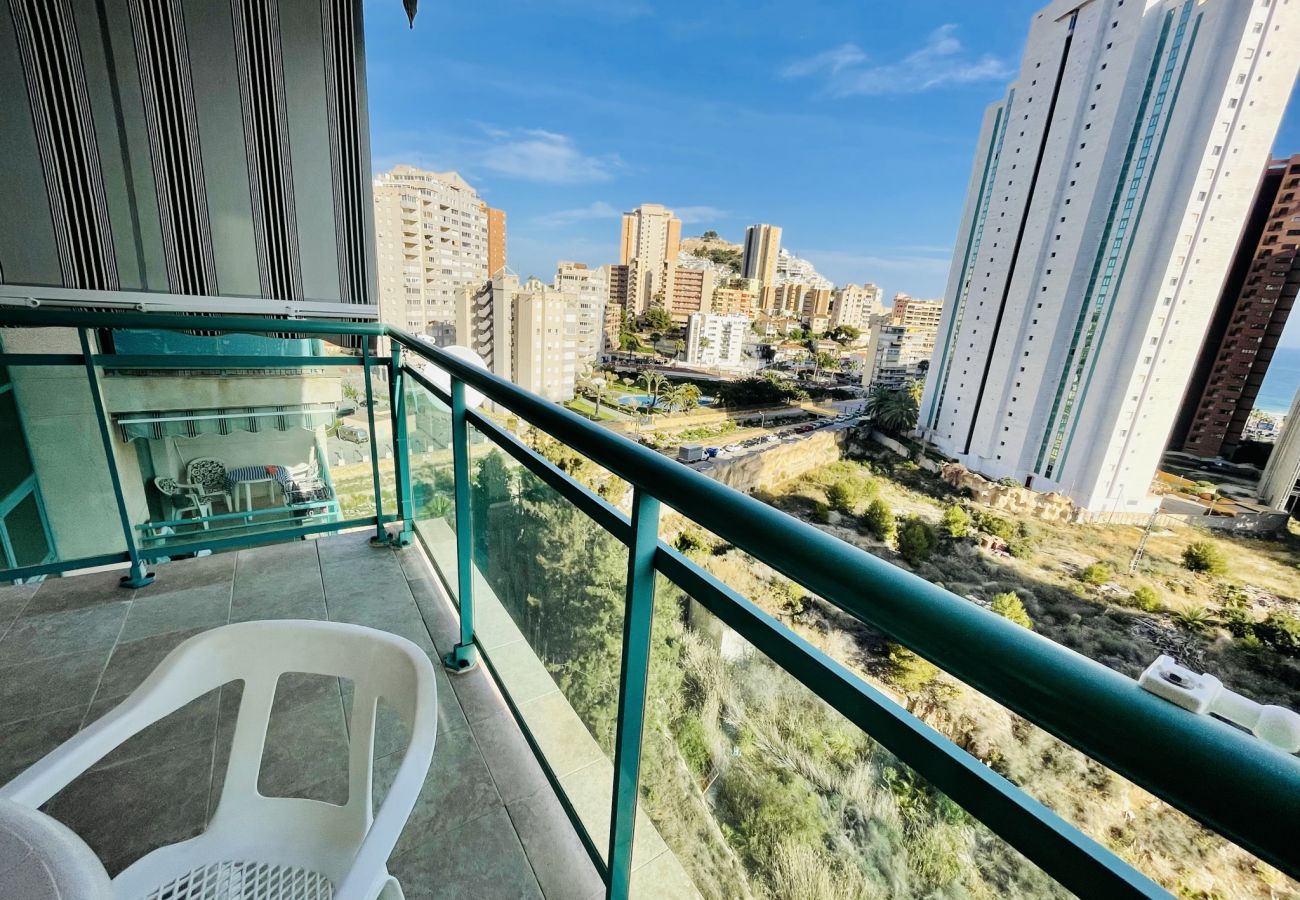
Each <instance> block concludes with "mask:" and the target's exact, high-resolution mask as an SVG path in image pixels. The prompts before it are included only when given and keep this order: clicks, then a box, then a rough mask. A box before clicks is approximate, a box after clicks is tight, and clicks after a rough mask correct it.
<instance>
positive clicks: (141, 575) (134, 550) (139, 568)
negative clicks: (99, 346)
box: [77, 328, 154, 588]
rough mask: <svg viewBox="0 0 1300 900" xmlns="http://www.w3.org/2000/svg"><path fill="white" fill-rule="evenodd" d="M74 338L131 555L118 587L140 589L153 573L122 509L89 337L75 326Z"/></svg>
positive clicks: (148, 581)
mask: <svg viewBox="0 0 1300 900" xmlns="http://www.w3.org/2000/svg"><path fill="white" fill-rule="evenodd" d="M77 337H78V338H79V339H80V340H81V354H82V356H84V357H85V359H86V377H87V378H88V379H89V380H90V402H91V403H92V404H93V405H94V407H95V421H96V422H97V423H98V424H99V438H100V440H101V441H103V443H104V459H105V461H106V462H107V463H108V477H109V480H110V481H112V483H113V499H114V500H116V501H117V516H118V520H119V521H120V522H121V523H122V536H123V537H124V538H126V552H127V555H128V556H130V557H131V573H130V574H129V575H123V576H122V578H121V582H120V583H121V585H122V587H129V588H141V587H144V586H145V585H146V584H152V583H153V580H154V574H153V572H149V571H147V570H146V569H145V565H144V560H142V559H140V550H139V548H138V547H136V544H135V529H134V528H132V527H131V514H130V513H129V512H127V509H126V497H124V496H123V495H122V478H121V476H120V475H119V474H118V471H117V454H116V453H114V452H113V432H112V430H111V429H110V428H109V426H108V414H107V413H106V412H105V411H104V398H103V397H102V396H101V395H100V393H99V373H98V372H96V371H95V360H94V354H93V353H92V352H91V349H90V336H89V335H88V334H87V333H86V329H84V328H78V329H77Z"/></svg>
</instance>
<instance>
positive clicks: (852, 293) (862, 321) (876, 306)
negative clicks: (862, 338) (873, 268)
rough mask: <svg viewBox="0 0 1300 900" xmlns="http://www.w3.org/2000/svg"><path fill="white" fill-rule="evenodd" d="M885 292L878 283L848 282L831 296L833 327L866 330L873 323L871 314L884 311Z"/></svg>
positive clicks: (831, 321) (831, 320)
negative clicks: (861, 283)
mask: <svg viewBox="0 0 1300 900" xmlns="http://www.w3.org/2000/svg"><path fill="white" fill-rule="evenodd" d="M882 296H883V292H882V291H881V290H880V288H879V287H878V286H877V285H874V284H871V283H867V284H863V285H856V284H846V285H844V287H842V288H839V289H838V290H836V291H835V293H834V294H832V296H831V302H830V323H831V327H832V328H838V327H840V326H846V327H849V328H856V329H858V330H859V331H866V330H867V328H868V327H869V326H870V324H871V316H872V315H874V314H875V313H879V312H882V311H883V310H884V305H883V304H882V303H881V297H882Z"/></svg>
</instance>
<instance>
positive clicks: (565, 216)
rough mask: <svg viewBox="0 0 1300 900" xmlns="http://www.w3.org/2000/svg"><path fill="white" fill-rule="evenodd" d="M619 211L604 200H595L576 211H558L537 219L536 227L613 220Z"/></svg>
mask: <svg viewBox="0 0 1300 900" xmlns="http://www.w3.org/2000/svg"><path fill="white" fill-rule="evenodd" d="M618 216H619V211H618V210H617V209H615V208H614V207H613V206H610V205H609V204H608V203H606V202H605V201H604V200H597V201H595V202H594V203H590V204H588V205H587V206H580V207H578V208H577V209H560V210H556V211H555V212H553V213H546V214H545V215H541V216H538V217H537V224H538V225H573V224H575V223H577V222H589V221H591V220H593V219H614V218H617V217H618Z"/></svg>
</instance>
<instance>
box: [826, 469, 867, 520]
mask: <svg viewBox="0 0 1300 900" xmlns="http://www.w3.org/2000/svg"><path fill="white" fill-rule="evenodd" d="M869 492H870V491H869V489H868V486H867V485H866V484H863V483H862V482H860V481H856V480H854V479H849V478H841V479H840V480H839V481H836V482H835V483H834V484H832V485H831V486H830V487H828V488H827V489H826V500H827V502H829V503H830V506H831V509H833V510H835V511H836V512H841V513H844V514H845V515H852V514H853V513H855V512H857V511H858V504H859V503H861V502H862V501H863V500H864V499H865V498H866V496H867V494H868V493H869Z"/></svg>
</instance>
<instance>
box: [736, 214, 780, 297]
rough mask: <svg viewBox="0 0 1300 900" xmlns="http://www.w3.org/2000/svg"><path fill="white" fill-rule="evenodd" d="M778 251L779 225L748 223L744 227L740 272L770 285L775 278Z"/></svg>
mask: <svg viewBox="0 0 1300 900" xmlns="http://www.w3.org/2000/svg"><path fill="white" fill-rule="evenodd" d="M780 252H781V228H780V226H777V225H750V226H749V227H748V228H746V229H745V250H744V254H743V255H742V256H741V261H740V274H741V275H742V276H743V277H745V278H757V279H758V280H759V281H761V282H763V284H764V285H770V284H771V283H772V281H773V279H774V278H776V259H777V256H778V255H779V254H780Z"/></svg>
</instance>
